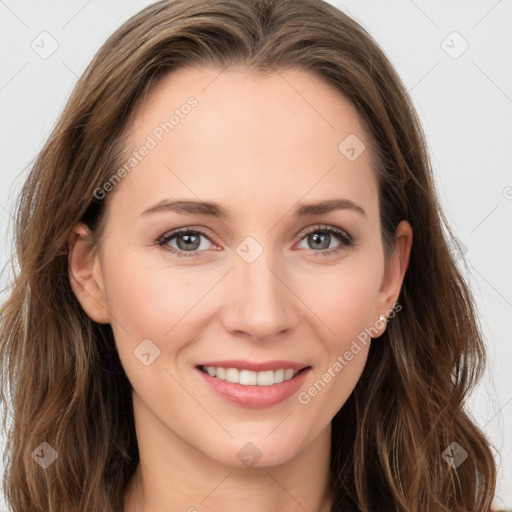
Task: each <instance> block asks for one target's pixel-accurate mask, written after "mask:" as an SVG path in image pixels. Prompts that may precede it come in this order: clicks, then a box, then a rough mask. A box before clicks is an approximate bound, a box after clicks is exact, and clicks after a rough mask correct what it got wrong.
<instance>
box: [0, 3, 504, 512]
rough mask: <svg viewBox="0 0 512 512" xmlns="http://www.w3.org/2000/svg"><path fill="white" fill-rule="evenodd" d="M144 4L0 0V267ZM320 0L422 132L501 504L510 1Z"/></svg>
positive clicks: (477, 412)
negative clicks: (452, 244)
mask: <svg viewBox="0 0 512 512" xmlns="http://www.w3.org/2000/svg"><path fill="white" fill-rule="evenodd" d="M149 3H151V2H148V1H147V0H129V1H121V0H109V1H108V2H107V1H100V0H89V1H87V0H72V1H70V0H66V1H64V0H60V1H49V0H44V1H42V0H38V1H36V0H32V1H28V0H0V41H1V45H0V56H1V66H0V70H1V71H0V112H1V117H0V141H1V144H2V146H1V147H2V151H1V152H0V183H1V189H0V237H1V240H2V242H1V243H0V264H1V265H4V264H5V262H6V261H7V258H8V254H9V250H10V245H11V238H12V237H11V232H12V216H11V213H10V212H12V211H13V205H14V203H15V197H16V194H17V192H18V190H19V188H20V186H21V184H22V182H23V179H24V177H25V175H26V171H27V169H28V168H29V166H30V164H31V162H32V161H33V159H34V157H35V155H36V154H37V152H38V151H39V150H40V149H41V147H42V144H43V143H44V141H45V139H46V138H47V137H48V135H49V134H50V131H51V129H52V127H53V125H54V123H55V122H56V119H57V117H58V115H59V114H60V112H61V110H62V108H63V106H64V104H65V102H66V99H67V98H68V96H69V94H70V92H71V90H72V88H73V85H74V84H75V82H76V81H77V79H78V77H79V76H80V74H81V73H82V71H83V70H84V69H85V66H86V65H87V64H88V63H89V61H90V60H91V58H92V57H93V55H94V54H95V52H96V51H97V49H98V48H99V47H100V46H101V44H102V43H103V42H104V41H105V39H106V38H107V37H108V36H109V35H110V34H111V33H112V32H113V31H114V30H115V29H116V28H117V27H118V26H119V25H120V24H121V23H122V22H123V21H125V20H126V19H127V18H129V17H130V16H131V15H133V14H135V13H136V12H137V11H139V10H140V9H141V8H143V7H145V6H146V5H148V4H149ZM331 3H333V4H334V5H336V6H337V7H339V8H340V9H342V10H344V11H345V12H347V13H348V14H349V15H352V16H353V17H354V18H355V19H356V20H358V21H359V22H360V23H361V24H362V25H363V26H364V27H365V28H366V29H367V30H369V32H370V33H371V34H372V35H373V36H374V37H375V39H376V40H377V41H378V43H379V44H380V45H381V46H382V48H383V49H384V51H385V52H386V54H387V55H388V57H389V58H390V60H391V61H392V62H393V64H394V65H395V67H396V68H397V70H398V72H399V74H400V76H401V77H402V79H403V81H404V83H405V84H406V86H407V88H408V90H409V91H410V93H411V96H412V98H413V100H414V103H415V105H416V107H417V110H418V112H419V115H420V118H421V121H422V123H423V127H424V129H425V131H426V133H427V137H428V142H429V146H430V151H431V157H432V164H433V167H434V172H435V176H436V182H437V186H438V189H439V193H440V195H441V199H442V204H443V208H444V210H445V213H446V215H447V217H448V220H449V223H450V225H451V227H452V229H453V231H454V234H455V236H456V237H457V238H458V239H459V241H460V247H461V249H462V252H463V253H464V254H465V258H466V260H467V263H468V266H469V273H468V274H467V278H468V280H469V282H470V284H471V287H472V289H473V292H474V295H475V299H476V302H477V306H478V308H479V312H480V322H481V325H482V329H483V332H484V334H485V337H486V342H487V346H488V350H489V360H490V370H489V372H488V373H487V374H486V376H485V378H484V379H483V381H482V383H481V384H480V386H479V387H478V390H477V392H475V394H474V395H473V396H472V397H471V399H470V400H469V403H468V408H469V411H470V413H471V414H472V416H473V417H474V419H475V421H476V422H477V423H478V425H479V426H480V427H481V428H482V429H483V430H484V432H486V434H487V435H488V436H489V437H490V438H491V440H492V442H493V443H494V445H495V447H496V450H497V452H499V455H497V457H498V463H499V468H500V469H499V472H500V473H499V485H498V489H497V496H496V504H497V505H498V506H500V507H501V508H506V507H508V508H512V485H511V484H512V438H511V436H510V431H511V427H512V403H511V402H512V379H511V378H510V374H509V373H508V372H509V370H508V369H509V367H510V364H511V362H512V344H511V343H510V333H511V332H512V314H511V313H512V266H511V265H510V262H511V261H512V259H511V253H512V250H511V249H512V243H511V242H512V236H511V233H512V230H511V224H512V215H511V210H512V175H511V172H510V169H511V161H512V154H511V152H510V145H511V142H512V138H511V135H512V116H511V113H512V68H511V66H510V63H511V62H512V60H511V54H512V31H511V30H510V20H512V0H499V1H497V0H478V1H475V0H473V1H471V0H451V1H450V2H447V1H441V0H430V1H427V0H415V1H413V0H386V1H377V0H373V1H370V0H351V1H349V0H343V1H331ZM42 32H47V33H48V34H49V35H41V33H42ZM454 32H456V33H454ZM52 44H53V45H55V44H57V45H58V47H57V48H56V49H55V51H54V52H53V53H52V54H51V55H49V56H47V55H44V54H43V55H41V53H43V52H44V51H49V50H51V49H52ZM466 45H467V46H468V47H467V49H465V47H466ZM33 47H34V48H33ZM464 49H465V51H463V50H464ZM36 50H37V51H36ZM37 52H39V53H37ZM42 57H46V58H42ZM4 241H5V243H4ZM7 278H8V275H7V276H5V275H4V276H2V285H5V284H6V282H7ZM4 298H5V294H4V295H2V296H1V297H0V299H2V300H3V299H4ZM507 375H508V376H507ZM506 431H508V432H509V435H508V436H506V435H505V432H506ZM1 442H2V445H3V443H4V440H3V439H1ZM1 508H2V503H1V502H0V509H1ZM4 508H5V510H7V508H6V507H5V506H4Z"/></svg>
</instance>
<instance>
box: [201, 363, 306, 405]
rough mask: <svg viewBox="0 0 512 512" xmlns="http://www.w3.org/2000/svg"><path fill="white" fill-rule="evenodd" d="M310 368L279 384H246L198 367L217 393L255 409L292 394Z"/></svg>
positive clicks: (274, 403) (284, 398) (274, 402)
mask: <svg viewBox="0 0 512 512" xmlns="http://www.w3.org/2000/svg"><path fill="white" fill-rule="evenodd" d="M310 369H311V368H307V369H305V370H303V371H301V372H300V373H298V374H297V375H295V377H293V378H292V379H290V380H286V381H284V382H280V383H279V384H273V385H272V386H244V385H242V384H235V383H233V382H228V381H226V380H221V379H217V378H216V377H212V376H210V375H208V374H207V373H205V372H203V371H202V370H200V369H199V368H196V370H197V371H198V372H199V373H200V374H201V376H202V377H203V379H204V380H205V382H206V383H207V384H208V385H209V386H210V387H211V389H213V390H214V391H215V392H216V393H217V394H219V395H220V396H222V397H223V398H225V399H227V400H229V401H230V402H232V403H235V404H237V405H241V406H243V407H250V408H254V409H260V408H264V407H271V406H272V405H276V404H278V403H279V402H282V401H283V400H286V399H287V398H289V397H290V396H292V395H293V394H294V393H295V392H297V391H298V389H299V388H300V386H301V385H302V384H303V383H304V379H305V378H306V374H307V373H308V372H309V370H310Z"/></svg>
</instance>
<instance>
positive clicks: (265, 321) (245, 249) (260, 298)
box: [224, 240, 293, 338]
mask: <svg viewBox="0 0 512 512" xmlns="http://www.w3.org/2000/svg"><path fill="white" fill-rule="evenodd" d="M259 246H260V247H259V248H258V247H257V246H256V244H254V241H251V240H248V241H247V243H246V244H245V243H244V242H242V243H241V244H240V245H239V247H238V248H237V253H238V254H235V255H234V258H235V259H234V268H233V272H232V273H231V281H230V290H229V305H228V306H227V310H226V311H225V315H224V323H225V327H226V328H227V329H228V330H230V331H244V332H247V333H249V334H251V335H252V336H253V337H256V338H263V337H266V336H272V335H276V334H278V333H279V332H281V331H283V330H284V329H287V328H290V327H291V325H292V322H293V314H292V309H293V305H292V301H291V297H290V295H292V294H291V292H290V290H289V289H288V288H287V287H286V286H285V285H284V284H283V281H284V282H286V277H285V276H284V275H281V274H282V273H283V266H282V265H280V262H279V260H278V258H276V257H274V252H273V251H272V250H271V249H270V248H263V246H261V244H259ZM258 253H259V254H258Z"/></svg>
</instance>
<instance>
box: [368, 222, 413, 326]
mask: <svg viewBox="0 0 512 512" xmlns="http://www.w3.org/2000/svg"><path fill="white" fill-rule="evenodd" d="M412 241H413V231H412V227H411V225H410V224H409V223H408V222H407V221H405V220H403V221H401V222H400V223H399V224H398V227H397V228H396V231H395V243H394V249H393V253H392V254H391V255H390V258H389V261H388V264H387V266H386V268H385V270H384V278H383V280H382V285H381V288H380V291H379V301H378V310H377V314H378V315H379V317H380V316H381V315H383V316H385V317H386V319H387V317H388V316H389V314H390V312H391V311H392V310H393V307H394V306H395V304H396V302H397V300H398V297H399V295H400V290H401V288H402V284H403V281H404V277H405V273H406V271H407V268H408V267H409V257H410V253H411V248H412ZM379 320H380V318H379ZM385 325H386V324H385ZM385 325H384V329H383V330H382V332H381V333H380V334H382V333H383V332H384V331H385V330H386V328H385Z"/></svg>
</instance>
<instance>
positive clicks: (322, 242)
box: [312, 233, 330, 249]
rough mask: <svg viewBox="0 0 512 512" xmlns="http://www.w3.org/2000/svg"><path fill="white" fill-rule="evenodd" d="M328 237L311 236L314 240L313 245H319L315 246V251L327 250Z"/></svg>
mask: <svg viewBox="0 0 512 512" xmlns="http://www.w3.org/2000/svg"><path fill="white" fill-rule="evenodd" d="M329 236H330V235H328V234H327V233H321V234H320V233H314V234H313V235H312V238H313V239H314V241H315V243H316V244H318V243H319V244H320V246H319V245H317V247H316V248H317V249H327V248H328V247H329Z"/></svg>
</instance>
